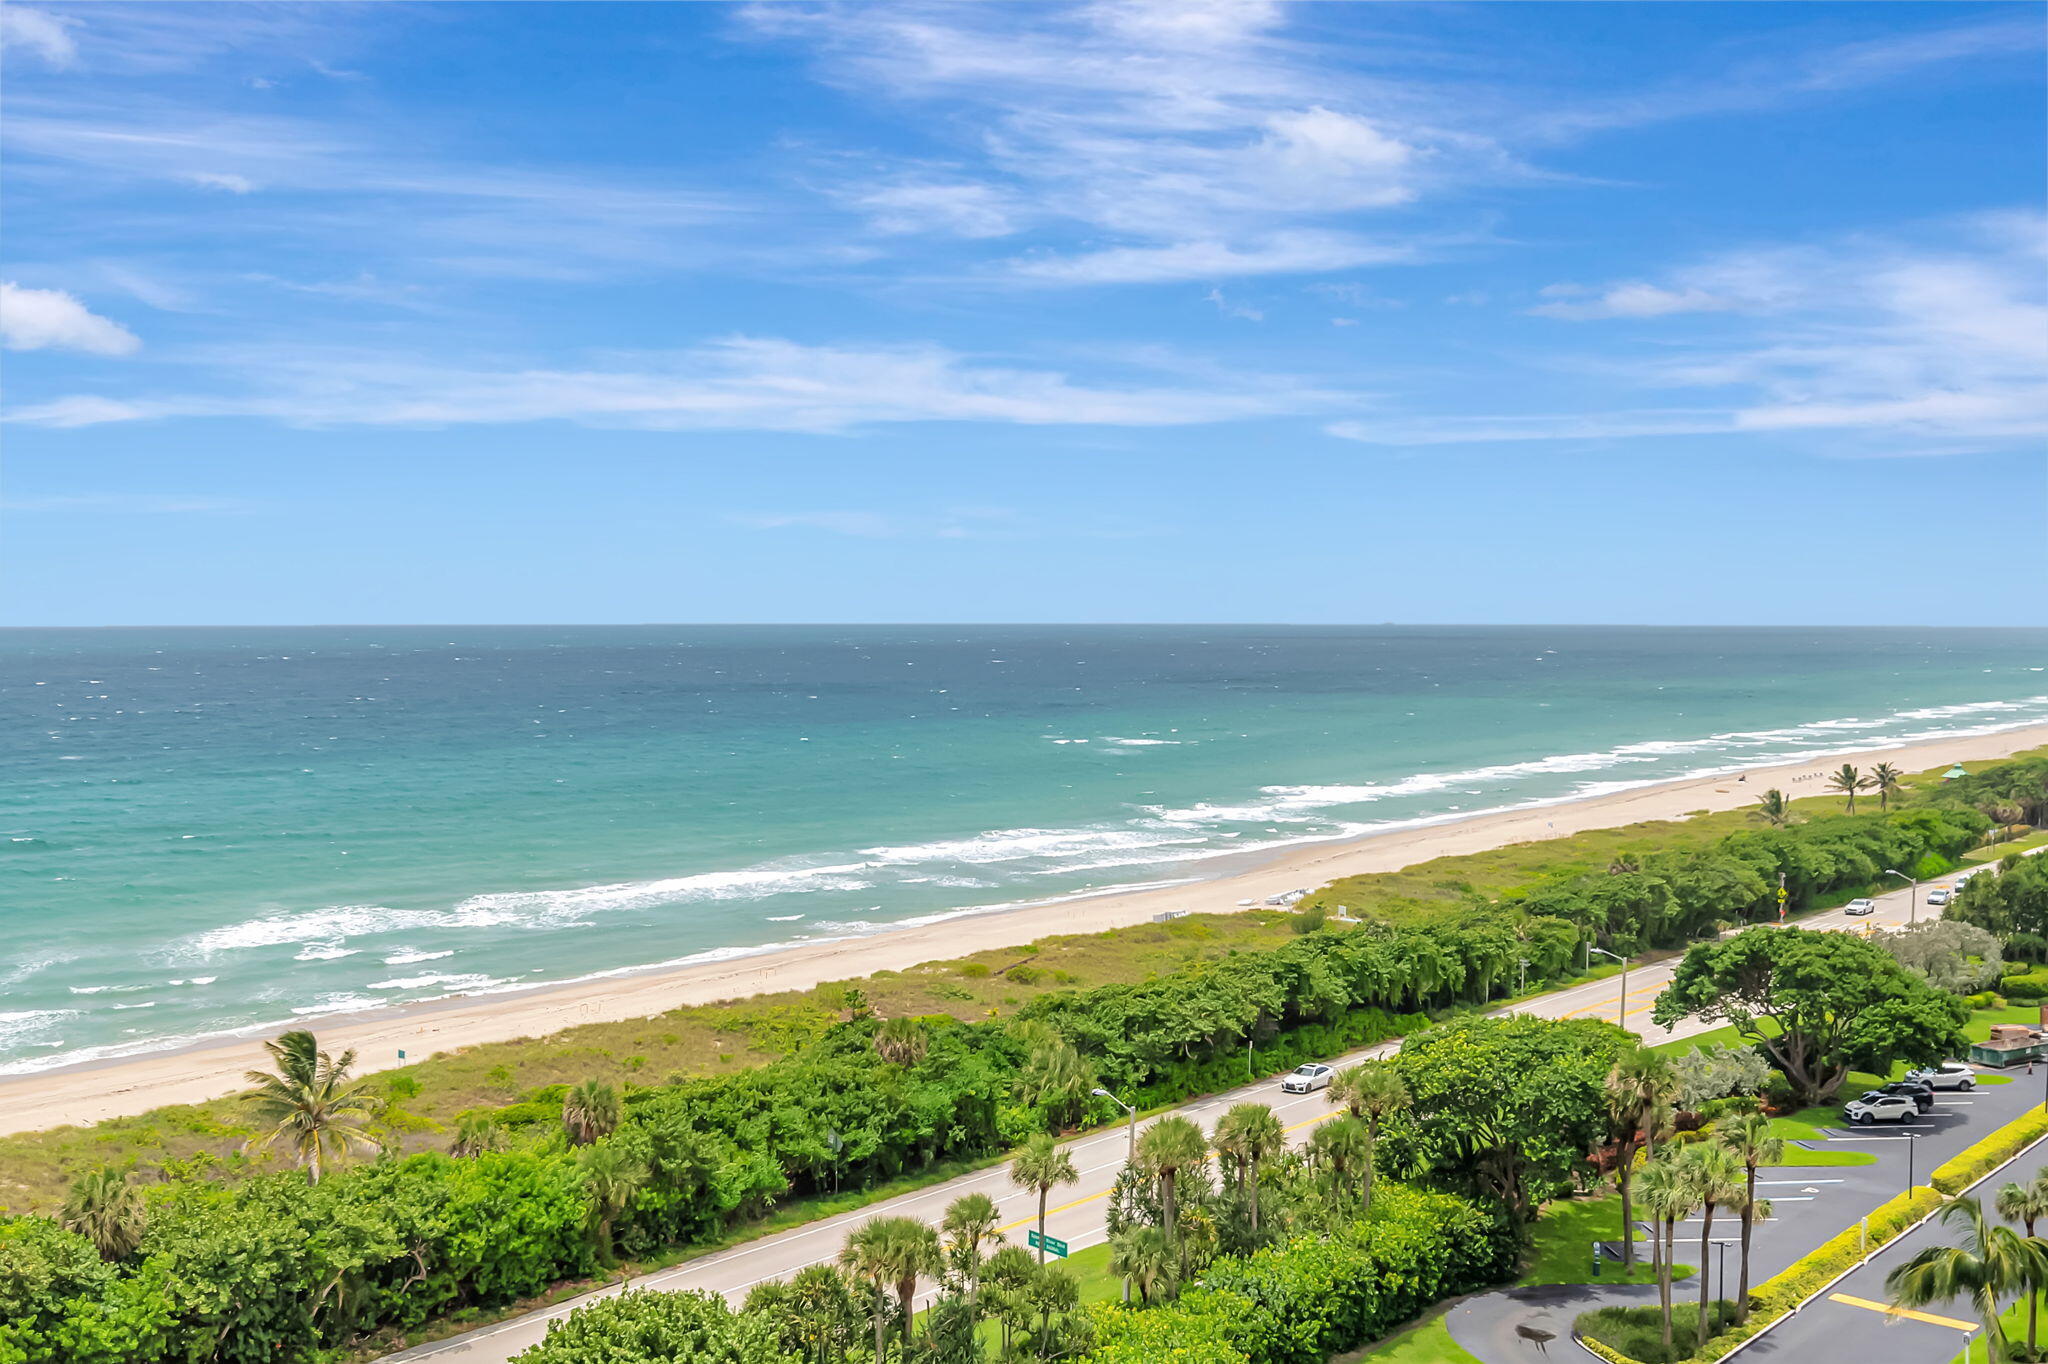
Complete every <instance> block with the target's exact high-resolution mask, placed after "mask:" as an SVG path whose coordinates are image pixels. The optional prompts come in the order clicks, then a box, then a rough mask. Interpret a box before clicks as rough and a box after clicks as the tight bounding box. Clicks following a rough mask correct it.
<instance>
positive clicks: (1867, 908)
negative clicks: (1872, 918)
mask: <svg viewBox="0 0 2048 1364" xmlns="http://www.w3.org/2000/svg"><path fill="white" fill-rule="evenodd" d="M1842 913H1844V914H1875V913H1877V901H1875V900H1851V901H1850V902H1849V903H1848V904H1846V905H1843V906H1842Z"/></svg>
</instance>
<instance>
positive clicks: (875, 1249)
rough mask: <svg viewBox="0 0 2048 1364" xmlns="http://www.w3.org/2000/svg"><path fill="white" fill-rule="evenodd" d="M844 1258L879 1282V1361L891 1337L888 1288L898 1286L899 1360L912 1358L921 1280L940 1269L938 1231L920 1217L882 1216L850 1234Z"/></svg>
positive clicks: (876, 1284)
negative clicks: (915, 1305)
mask: <svg viewBox="0 0 2048 1364" xmlns="http://www.w3.org/2000/svg"><path fill="white" fill-rule="evenodd" d="M839 1258H840V1260H841V1261H842V1262H844V1263H845V1264H846V1266H847V1267H848V1268H850V1269H851V1270H853V1272H854V1273H855V1274H857V1275H859V1276H860V1277H861V1278H863V1279H866V1280H867V1281H868V1282H869V1283H871V1284H873V1285H874V1288H875V1309H876V1310H875V1359H876V1361H877V1364H879V1361H880V1360H881V1358H882V1348H883V1344H884V1341H885V1340H886V1333H885V1330H884V1328H885V1326H886V1325H887V1322H888V1312H887V1311H886V1310H885V1309H884V1302H885V1301H886V1297H887V1293H888V1291H889V1290H890V1289H891V1288H893V1289H895V1291H896V1311H897V1314H898V1315H899V1316H900V1317H901V1318H902V1321H903V1336H902V1340H903V1349H902V1353H901V1354H899V1355H898V1358H907V1357H908V1356H909V1354H910V1331H911V1326H912V1324H913V1323H914V1321H915V1318H914V1317H913V1316H912V1314H911V1311H910V1305H911V1303H912V1302H913V1301H914V1300H915V1299H916V1297H917V1281H918V1279H919V1278H921V1277H923V1276H924V1275H927V1274H936V1273H938V1272H939V1234H938V1233H937V1232H935V1231H933V1230H932V1229H931V1228H930V1227H928V1226H926V1225H925V1224H924V1223H922V1222H920V1221H918V1220H917V1219H916V1218H915V1217H877V1218H874V1219H873V1220H872V1221H869V1222H865V1223H863V1224H862V1225H861V1226H860V1228H859V1229H858V1230H856V1231H855V1232H854V1233H853V1235H851V1236H849V1237H847V1238H846V1245H845V1246H844V1247H843V1248H841V1250H840V1252H839Z"/></svg>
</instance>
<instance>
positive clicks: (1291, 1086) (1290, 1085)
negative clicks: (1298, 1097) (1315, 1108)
mask: <svg viewBox="0 0 2048 1364" xmlns="http://www.w3.org/2000/svg"><path fill="white" fill-rule="evenodd" d="M1336 1074H1337V1068H1336V1067H1335V1066H1326V1065H1323V1064H1322V1063H1321V1062H1318V1061H1311V1062H1309V1063H1308V1064H1307V1065H1305V1066H1296V1067H1295V1068H1294V1069H1293V1070H1291V1071H1289V1072H1287V1078H1286V1079H1284V1080H1282V1081H1281V1082H1280V1088H1281V1090H1282V1091H1284V1092H1285V1093H1288V1094H1307V1093H1309V1092H1310V1091H1312V1090H1317V1089H1328V1088H1329V1087H1330V1081H1331V1080H1332V1079H1333V1078H1334V1077H1335V1076H1336Z"/></svg>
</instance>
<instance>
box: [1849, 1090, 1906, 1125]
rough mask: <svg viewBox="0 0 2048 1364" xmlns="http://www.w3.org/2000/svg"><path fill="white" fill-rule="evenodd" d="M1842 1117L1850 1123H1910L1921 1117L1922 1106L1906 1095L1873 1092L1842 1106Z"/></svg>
mask: <svg viewBox="0 0 2048 1364" xmlns="http://www.w3.org/2000/svg"><path fill="white" fill-rule="evenodd" d="M1842 1116H1843V1117H1845V1118H1847V1119H1848V1120H1849V1121H1850V1122H1866V1123H1867V1122H1910V1121H1911V1120H1912V1119H1914V1118H1917V1117H1919V1116H1920V1106H1919V1105H1918V1104H1916V1103H1914V1102H1913V1101H1912V1100H1911V1099H1910V1098H1908V1097H1906V1096H1905V1095H1904V1094H1885V1093H1882V1092H1880V1091H1878V1090H1875V1089H1873V1090H1871V1091H1870V1092H1869V1093H1868V1094H1865V1095H1864V1096H1863V1097H1862V1098H1860V1099H1851V1100H1850V1101H1849V1102H1848V1103H1845V1104H1843V1105H1842Z"/></svg>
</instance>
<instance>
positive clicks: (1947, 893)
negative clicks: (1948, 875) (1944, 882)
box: [1927, 886, 1955, 905]
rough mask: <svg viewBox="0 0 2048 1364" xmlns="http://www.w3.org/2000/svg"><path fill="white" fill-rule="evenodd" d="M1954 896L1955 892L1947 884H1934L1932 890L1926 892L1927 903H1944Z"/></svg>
mask: <svg viewBox="0 0 2048 1364" xmlns="http://www.w3.org/2000/svg"><path fill="white" fill-rule="evenodd" d="M1954 896H1955V892H1954V891H1952V890H1950V889H1949V888H1948V887H1947V886H1936V887H1935V888H1934V889H1933V890H1930V891H1928V892H1927V903H1928V904H1930V905H1945V904H1947V903H1948V902H1949V901H1950V900H1951V899H1952V898H1954Z"/></svg>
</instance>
